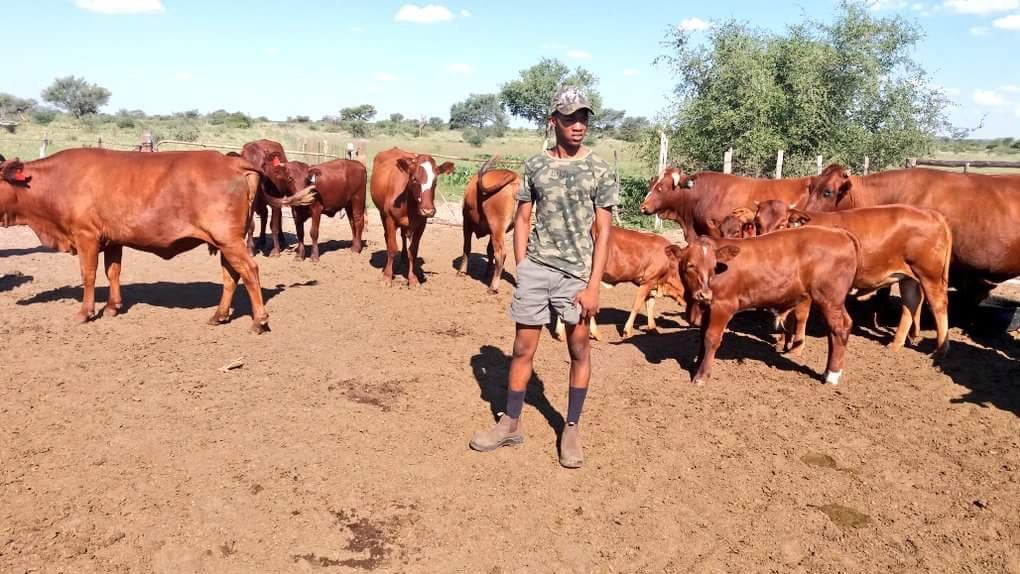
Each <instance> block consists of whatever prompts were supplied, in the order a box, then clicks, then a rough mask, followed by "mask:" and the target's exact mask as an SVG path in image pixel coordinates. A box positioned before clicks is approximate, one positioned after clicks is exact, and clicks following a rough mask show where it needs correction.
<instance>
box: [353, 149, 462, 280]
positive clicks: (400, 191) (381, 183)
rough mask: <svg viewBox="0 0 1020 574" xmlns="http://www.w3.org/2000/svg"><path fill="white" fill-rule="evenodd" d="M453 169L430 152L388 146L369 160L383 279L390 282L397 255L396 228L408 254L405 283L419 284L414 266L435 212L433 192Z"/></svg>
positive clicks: (449, 164) (404, 251)
mask: <svg viewBox="0 0 1020 574" xmlns="http://www.w3.org/2000/svg"><path fill="white" fill-rule="evenodd" d="M452 171H453V163H451V162H445V163H443V164H442V165H439V166H437V165H436V161H435V160H434V159H432V156H430V155H427V154H416V153H411V152H407V151H404V150H402V149H399V148H391V149H388V150H386V151H381V152H379V153H378V154H376V156H375V159H374V160H373V161H372V182H371V186H372V202H373V203H375V206H376V207H377V208H378V209H379V216H380V218H381V219H382V222H383V232H384V233H385V235H386V266H385V267H383V281H384V282H385V283H386V284H390V283H392V282H393V262H394V260H395V259H396V257H397V229H398V228H399V229H400V234H401V238H402V240H403V249H402V250H401V251H402V252H403V253H404V256H405V257H406V258H407V284H408V285H409V286H414V285H417V284H418V276H417V275H416V274H415V266H416V265H417V259H418V246H419V244H420V243H421V236H422V234H423V233H425V224H426V223H427V222H428V220H429V218H431V217H432V216H433V215H435V214H436V206H435V193H436V182H437V180H438V179H439V176H440V175H442V174H444V173H450V172H452Z"/></svg>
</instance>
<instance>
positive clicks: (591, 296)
mask: <svg viewBox="0 0 1020 574" xmlns="http://www.w3.org/2000/svg"><path fill="white" fill-rule="evenodd" d="M574 303H576V304H578V305H580V306H581V320H582V321H587V320H588V319H589V318H591V317H594V316H595V315H596V314H597V313H598V312H599V287H598V285H595V286H594V287H591V286H589V287H585V288H584V289H583V290H582V291H581V292H580V293H578V294H577V296H576V297H574Z"/></svg>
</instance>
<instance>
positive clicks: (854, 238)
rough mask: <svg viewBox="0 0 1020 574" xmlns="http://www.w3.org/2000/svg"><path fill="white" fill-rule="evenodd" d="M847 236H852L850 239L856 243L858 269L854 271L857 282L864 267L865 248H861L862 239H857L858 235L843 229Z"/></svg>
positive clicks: (855, 253)
mask: <svg viewBox="0 0 1020 574" xmlns="http://www.w3.org/2000/svg"><path fill="white" fill-rule="evenodd" d="M843 232H844V233H846V234H847V236H849V237H850V241H852V242H853V244H854V255H855V256H856V257H857V270H856V271H854V283H857V279H858V277H859V276H860V273H861V270H862V269H863V268H864V250H863V249H862V248H861V240H860V239H857V236H856V235H854V234H853V233H850V232H849V231H846V230H845V229H844V230H843Z"/></svg>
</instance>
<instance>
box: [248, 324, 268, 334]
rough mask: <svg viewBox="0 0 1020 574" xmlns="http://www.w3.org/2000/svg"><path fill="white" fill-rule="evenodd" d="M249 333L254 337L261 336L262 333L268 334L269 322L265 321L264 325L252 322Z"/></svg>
mask: <svg viewBox="0 0 1020 574" xmlns="http://www.w3.org/2000/svg"><path fill="white" fill-rule="evenodd" d="M251 332H252V333H255V334H256V335H261V334H262V333H268V332H269V322H268V321H266V322H264V323H260V322H258V321H256V322H253V323H252V324H251Z"/></svg>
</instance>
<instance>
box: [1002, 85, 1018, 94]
mask: <svg viewBox="0 0 1020 574" xmlns="http://www.w3.org/2000/svg"><path fill="white" fill-rule="evenodd" d="M1000 89H1001V90H1002V91H1004V92H1008V93H1010V94H1020V86H1018V85H1016V84H1007V85H1005V86H1002V88H1000Z"/></svg>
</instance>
